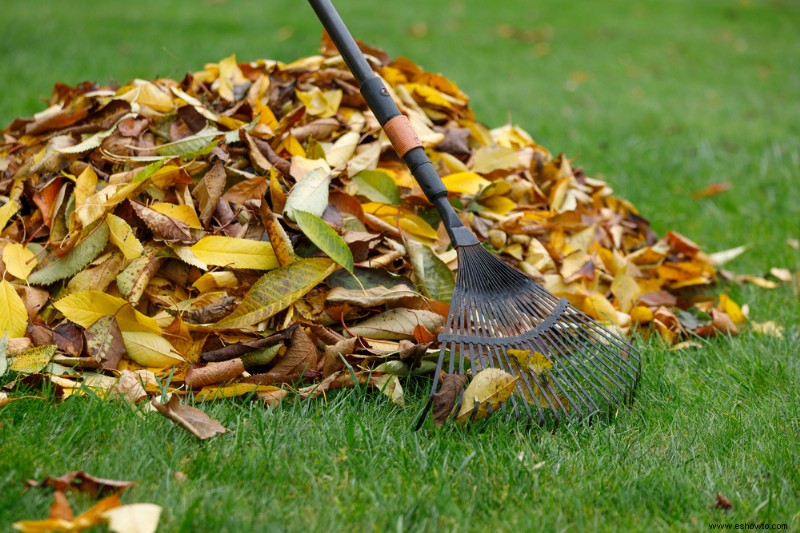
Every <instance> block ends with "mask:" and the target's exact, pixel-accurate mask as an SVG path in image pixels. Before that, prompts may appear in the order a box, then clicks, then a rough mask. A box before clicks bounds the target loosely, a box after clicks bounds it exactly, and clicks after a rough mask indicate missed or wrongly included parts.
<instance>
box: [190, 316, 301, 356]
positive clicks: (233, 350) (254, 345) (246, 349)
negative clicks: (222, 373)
mask: <svg viewBox="0 0 800 533" xmlns="http://www.w3.org/2000/svg"><path fill="white" fill-rule="evenodd" d="M296 327H297V326H296V325H294V324H293V325H292V326H289V327H288V328H286V329H284V330H281V331H278V332H276V333H273V334H272V335H270V336H269V337H264V338H262V339H257V340H254V341H245V342H239V343H235V344H229V345H227V346H225V347H223V348H219V349H217V350H212V351H208V352H203V353H201V354H200V360H201V361H205V362H207V363H210V362H219V361H228V360H230V359H234V358H236V357H241V356H243V355H245V354H248V353H250V352H252V351H255V350H260V349H262V348H269V347H270V346H275V345H276V344H280V343H282V342H286V341H287V340H288V339H289V338H290V337H291V336H292V335H293V332H294V330H295V328H296Z"/></svg>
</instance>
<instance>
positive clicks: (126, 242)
mask: <svg viewBox="0 0 800 533" xmlns="http://www.w3.org/2000/svg"><path fill="white" fill-rule="evenodd" d="M106 223H107V224H108V231H109V234H108V238H109V240H110V241H111V242H113V243H114V245H115V246H116V247H117V248H119V250H120V251H121V252H122V254H123V255H124V256H125V259H136V258H137V257H140V256H141V255H142V253H143V252H144V247H142V243H141V242H139V239H137V238H136V235H134V234H133V228H131V227H130V226H129V225H128V223H127V222H125V220H123V219H122V218H120V217H118V216H117V215H113V214H111V213H109V214H107V215H106Z"/></svg>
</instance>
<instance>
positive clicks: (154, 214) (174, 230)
mask: <svg viewBox="0 0 800 533" xmlns="http://www.w3.org/2000/svg"><path fill="white" fill-rule="evenodd" d="M131 207H133V210H134V211H135V212H136V214H137V215H138V217H139V218H140V219H142V222H144V223H145V225H146V226H147V227H148V228H150V231H152V232H153V238H154V239H156V240H159V241H165V242H194V238H192V233H191V232H190V231H189V224H187V223H186V222H183V221H182V220H178V219H175V218H172V217H170V216H167V215H164V214H162V213H159V212H158V211H154V210H153V209H150V208H149V207H147V206H146V205H143V204H140V203H138V202H131ZM207 238H208V237H207Z"/></svg>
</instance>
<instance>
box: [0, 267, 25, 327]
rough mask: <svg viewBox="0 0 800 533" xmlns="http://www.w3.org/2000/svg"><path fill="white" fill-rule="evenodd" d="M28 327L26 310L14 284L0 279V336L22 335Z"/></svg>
mask: <svg viewBox="0 0 800 533" xmlns="http://www.w3.org/2000/svg"><path fill="white" fill-rule="evenodd" d="M27 327H28V311H27V310H26V309H25V303H24V302H23V301H22V298H20V296H19V294H17V291H15V290H14V286H13V285H11V283H9V282H8V281H7V280H2V281H0V336H3V335H6V336H8V337H11V338H13V337H24V336H25V330H26V329H27Z"/></svg>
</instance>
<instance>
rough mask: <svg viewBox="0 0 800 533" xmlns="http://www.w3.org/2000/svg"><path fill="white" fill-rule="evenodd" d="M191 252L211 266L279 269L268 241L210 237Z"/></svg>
mask: <svg viewBox="0 0 800 533" xmlns="http://www.w3.org/2000/svg"><path fill="white" fill-rule="evenodd" d="M191 250H192V253H193V254H194V255H195V256H196V257H197V258H198V259H199V260H200V261H202V262H204V263H206V264H209V265H215V266H226V267H230V268H246V269H252V270H272V269H273V268H277V267H278V259H277V258H276V257H275V252H274V251H273V250H272V245H271V244H270V243H269V242H267V241H253V240H250V239H236V238H233V237H225V236H222V235H209V236H207V237H203V238H202V239H200V240H199V241H197V243H196V244H194V245H193V246H192V247H191Z"/></svg>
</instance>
